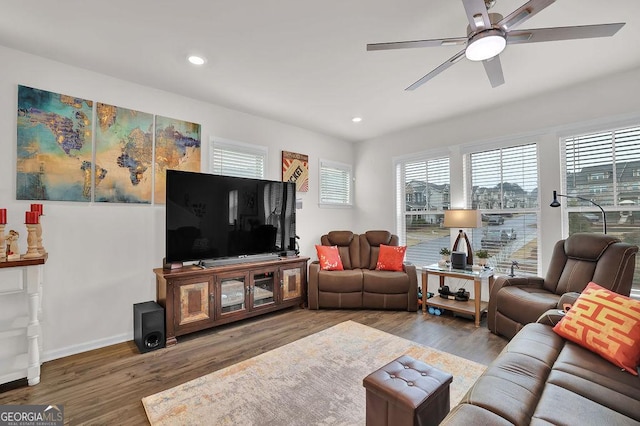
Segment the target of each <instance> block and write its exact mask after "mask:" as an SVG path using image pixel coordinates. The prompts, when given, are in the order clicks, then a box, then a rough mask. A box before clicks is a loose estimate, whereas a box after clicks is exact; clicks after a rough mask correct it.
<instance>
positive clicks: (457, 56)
mask: <svg viewBox="0 0 640 426" xmlns="http://www.w3.org/2000/svg"><path fill="white" fill-rule="evenodd" d="M462 58H464V50H462V51H460V52H458V53H456V54H455V55H453V56H452V57H451V58H450V59H449V60H448V61H446V62H445V63H443V64H442V65H440V66H439V67H437V68H436V69H434V70H433V71H431V72H430V73H429V74H427V75H425V76H424V77H422V78H421V79H420V80H418V81H416V82H415V83H413V84H412V85H411V86H409V87H407V88H406V89H404V90H416V89H417V88H418V87H420V86H422V85H423V84H424V83H426V82H427V81H429V80H431V79H432V78H433V77H435V76H436V75H438V74H440V73H441V72H442V71H444V70H446V69H447V68H449V67H450V66H452V65H453V64H455V63H456V62H458V61H459V60H460V59H462Z"/></svg>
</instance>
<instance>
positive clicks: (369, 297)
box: [308, 231, 418, 312]
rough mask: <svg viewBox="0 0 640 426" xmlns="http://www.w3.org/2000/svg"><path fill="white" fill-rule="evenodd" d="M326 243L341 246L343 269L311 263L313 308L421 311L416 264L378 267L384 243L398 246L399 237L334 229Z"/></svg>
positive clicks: (309, 288)
mask: <svg viewBox="0 0 640 426" xmlns="http://www.w3.org/2000/svg"><path fill="white" fill-rule="evenodd" d="M320 242H321V244H322V245H324V246H337V247H338V251H339V254H340V259H341V260H342V264H343V266H344V270H342V271H327V270H322V269H321V268H320V264H319V263H318V262H317V261H315V262H312V263H311V264H310V265H309V276H308V298H309V308H310V309H319V308H351V309H359V308H368V309H394V310H407V311H413V312H415V311H417V310H418V276H417V274H416V267H415V266H414V265H411V264H407V263H405V264H404V265H403V271H379V270H376V263H377V261H378V253H379V251H380V244H384V245H389V246H397V245H398V237H397V236H396V235H393V234H391V233H390V232H388V231H367V232H365V233H364V234H354V233H353V232H351V231H331V232H329V233H328V234H326V235H323V236H322V237H321V239H320Z"/></svg>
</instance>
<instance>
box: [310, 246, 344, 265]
mask: <svg viewBox="0 0 640 426" xmlns="http://www.w3.org/2000/svg"><path fill="white" fill-rule="evenodd" d="M316 252H317V253H318V260H319V261H320V269H322V270H323V271H343V270H344V266H342V259H340V253H339V252H338V246H319V245H316Z"/></svg>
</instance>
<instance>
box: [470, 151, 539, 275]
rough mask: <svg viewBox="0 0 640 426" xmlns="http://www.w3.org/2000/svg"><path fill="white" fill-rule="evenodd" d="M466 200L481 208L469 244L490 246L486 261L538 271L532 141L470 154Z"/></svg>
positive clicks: (497, 266)
mask: <svg viewBox="0 0 640 426" xmlns="http://www.w3.org/2000/svg"><path fill="white" fill-rule="evenodd" d="M468 167H469V169H470V170H468V176H469V178H470V180H471V181H470V183H469V187H470V190H469V191H467V193H468V194H471V197H470V199H468V200H467V205H468V207H470V208H474V209H478V210H480V211H481V213H482V221H483V224H482V228H480V229H474V230H473V232H472V234H473V249H474V250H479V249H484V250H487V251H489V255H490V256H491V257H490V258H489V264H490V265H491V266H492V267H494V269H495V270H497V271H499V272H509V271H510V269H511V265H512V262H514V261H515V262H517V263H518V266H519V270H518V273H520V274H523V273H525V274H537V273H538V243H537V241H538V213H539V207H538V151H537V146H536V144H535V143H531V144H525V145H518V146H511V147H505V148H498V149H492V150H487V151H481V152H474V153H471V154H469V161H468Z"/></svg>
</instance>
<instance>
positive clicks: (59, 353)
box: [40, 333, 131, 362]
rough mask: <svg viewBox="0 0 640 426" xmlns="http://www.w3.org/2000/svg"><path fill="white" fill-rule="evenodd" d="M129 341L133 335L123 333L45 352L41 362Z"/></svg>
mask: <svg viewBox="0 0 640 426" xmlns="http://www.w3.org/2000/svg"><path fill="white" fill-rule="evenodd" d="M128 340H131V333H123V334H119V335H116V336H111V337H109V338H106V339H98V340H92V341H90V342H86V343H82V344H80V345H73V346H67V347H65V348H60V349H56V350H52V351H44V352H43V354H42V359H41V360H40V361H41V362H46V361H53V360H54V359H59V358H64V357H67V356H71V355H76V354H79V353H82V352H87V351H91V350H93V349H100V348H104V347H106V346H111V345H115V344H117V343H122V342H126V341H128Z"/></svg>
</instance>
